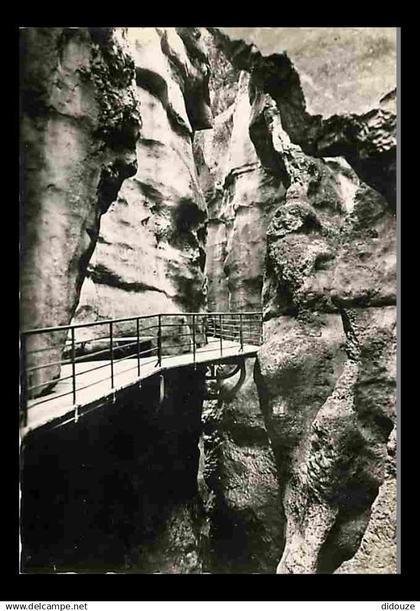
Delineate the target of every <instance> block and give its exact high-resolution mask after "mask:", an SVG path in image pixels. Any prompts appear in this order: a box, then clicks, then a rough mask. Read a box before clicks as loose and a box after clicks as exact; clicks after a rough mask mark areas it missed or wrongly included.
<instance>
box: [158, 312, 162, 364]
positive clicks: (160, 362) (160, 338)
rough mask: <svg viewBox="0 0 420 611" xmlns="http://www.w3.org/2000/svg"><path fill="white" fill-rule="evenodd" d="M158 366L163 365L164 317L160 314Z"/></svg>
mask: <svg viewBox="0 0 420 611" xmlns="http://www.w3.org/2000/svg"><path fill="white" fill-rule="evenodd" d="M158 365H159V367H160V366H161V365H162V317H161V315H160V314H158Z"/></svg>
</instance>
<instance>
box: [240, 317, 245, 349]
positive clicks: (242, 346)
mask: <svg viewBox="0 0 420 611" xmlns="http://www.w3.org/2000/svg"><path fill="white" fill-rule="evenodd" d="M239 337H240V342H241V348H240V350H241V352H242V351H243V349H244V334H243V329H242V312H240V313H239Z"/></svg>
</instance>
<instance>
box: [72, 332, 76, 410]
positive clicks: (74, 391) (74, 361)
mask: <svg viewBox="0 0 420 611" xmlns="http://www.w3.org/2000/svg"><path fill="white" fill-rule="evenodd" d="M75 359H76V346H75V339H74V327H72V328H71V379H72V384H73V405H76V360H75Z"/></svg>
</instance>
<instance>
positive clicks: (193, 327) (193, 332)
mask: <svg viewBox="0 0 420 611" xmlns="http://www.w3.org/2000/svg"><path fill="white" fill-rule="evenodd" d="M192 340H193V363H194V365H195V314H193V318H192Z"/></svg>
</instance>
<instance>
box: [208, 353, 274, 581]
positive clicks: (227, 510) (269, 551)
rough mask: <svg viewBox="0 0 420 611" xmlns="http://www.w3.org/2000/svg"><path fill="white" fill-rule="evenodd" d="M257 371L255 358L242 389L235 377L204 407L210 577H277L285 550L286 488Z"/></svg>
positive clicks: (250, 364) (251, 361) (250, 362)
mask: <svg viewBox="0 0 420 611" xmlns="http://www.w3.org/2000/svg"><path fill="white" fill-rule="evenodd" d="M230 367H232V366H230ZM225 369H229V366H226V367H225ZM253 369H254V359H248V360H247V361H246V377H245V380H244V383H243V386H242V387H241V388H240V390H239V391H236V390H235V385H237V384H238V376H239V374H236V375H235V376H233V377H232V378H229V379H227V380H225V381H224V382H222V383H221V392H220V396H219V398H218V399H217V400H216V399H215V400H211V401H206V402H205V404H204V411H203V451H204V472H203V477H204V482H205V485H206V494H204V495H203V498H204V499H205V501H206V502H205V506H206V510H207V516H208V522H209V529H208V544H207V550H206V556H205V557H206V562H205V566H206V567H207V570H208V571H209V572H210V573H275V571H276V566H277V561H278V558H279V557H280V554H281V551H282V549H283V545H284V516H283V512H282V506H281V495H280V491H281V488H280V485H279V481H278V473H277V469H276V462H275V458H274V454H273V451H272V448H271V445H270V440H269V437H268V435H267V430H266V428H265V423H264V419H263V416H262V413H261V410H260V408H259V402H258V395H257V388H256V386H255V383H254V379H253Z"/></svg>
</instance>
